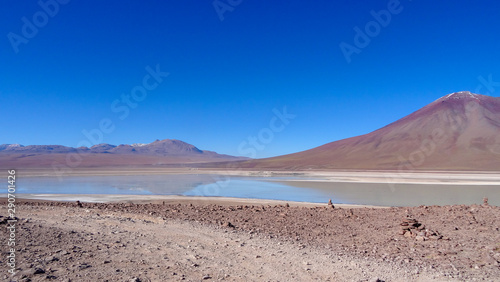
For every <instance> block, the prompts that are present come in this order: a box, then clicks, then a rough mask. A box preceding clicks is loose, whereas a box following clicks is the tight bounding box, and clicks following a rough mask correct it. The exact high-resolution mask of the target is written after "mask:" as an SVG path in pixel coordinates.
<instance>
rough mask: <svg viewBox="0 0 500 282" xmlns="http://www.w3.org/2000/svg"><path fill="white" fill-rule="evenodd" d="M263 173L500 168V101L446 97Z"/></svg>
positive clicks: (264, 165)
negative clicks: (275, 171) (281, 171)
mask: <svg viewBox="0 0 500 282" xmlns="http://www.w3.org/2000/svg"><path fill="white" fill-rule="evenodd" d="M239 165H240V166H241V167H247V168H259V169H383V170H403V171H405V170H500V98H494V97H490V96H484V95H479V94H472V93H470V92H468V91H462V92H457V93H452V94H449V95H446V96H444V97H442V98H440V99H438V100H436V101H434V102H433V103H431V104H429V105H427V106H425V107H424V108H422V109H420V110H418V111H416V112H414V113H412V114H410V115H408V116H406V117H404V118H402V119H400V120H398V121H396V122H394V123H391V124H389V125H387V126H385V127H383V128H380V129H378V130H376V131H373V132H371V133H368V134H366V135H361V136H357V137H352V138H348V139H344V140H340V141H336V142H332V143H328V144H325V145H323V146H320V147H317V148H314V149H311V150H307V151H303V152H299V153H295V154H290V155H284V156H279V157H273V158H267V159H260V160H252V161H246V162H241V163H240V164H239Z"/></svg>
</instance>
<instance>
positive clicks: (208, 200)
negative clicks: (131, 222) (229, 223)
mask: <svg viewBox="0 0 500 282" xmlns="http://www.w3.org/2000/svg"><path fill="white" fill-rule="evenodd" d="M16 197H17V198H18V199H22V200H30V201H31V200H39V201H54V202H72V201H73V202H75V201H80V202H87V203H134V204H149V203H151V204H163V203H165V204H186V205H189V204H193V205H223V206H237V205H255V206H266V205H272V206H276V205H287V204H288V205H289V206H292V207H327V203H311V202H294V201H283V200H268V199H250V198H231V197H198V196H177V195H118V194H16ZM0 199H6V197H0ZM335 207H338V208H350V209H351V208H388V207H384V206H373V205H350V204H335Z"/></svg>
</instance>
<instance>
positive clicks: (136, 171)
mask: <svg viewBox="0 0 500 282" xmlns="http://www.w3.org/2000/svg"><path fill="white" fill-rule="evenodd" d="M17 174H18V177H65V176H81V177H83V176H130V175H141V176H143V175H171V174H214V175H228V176H255V177H300V179H287V180H286V181H287V182H288V181H289V182H292V181H310V182H359V183H389V184H391V183H406V184H464V185H465V184H470V185H500V173H498V172H491V171H470V172H469V171H446V172H444V171H402V172H401V171H262V170H258V171H257V170H237V169H233V170H221V169H193V168H156V167H139V168H130V167H123V168H122V167H104V168H78V169H74V170H71V171H67V172H64V173H58V172H56V171H54V170H52V169H47V168H28V169H18V170H17ZM307 178H309V179H307Z"/></svg>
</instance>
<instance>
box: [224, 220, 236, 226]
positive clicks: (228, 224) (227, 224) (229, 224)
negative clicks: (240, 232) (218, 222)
mask: <svg viewBox="0 0 500 282" xmlns="http://www.w3.org/2000/svg"><path fill="white" fill-rule="evenodd" d="M222 226H223V227H230V228H235V227H236V226H234V225H233V224H232V223H231V222H229V221H228V222H225V223H224V224H222Z"/></svg>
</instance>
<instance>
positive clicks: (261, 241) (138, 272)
mask: <svg viewBox="0 0 500 282" xmlns="http://www.w3.org/2000/svg"><path fill="white" fill-rule="evenodd" d="M17 205H18V206H17V210H16V212H17V216H18V217H19V222H18V226H17V229H16V240H17V242H16V243H17V252H16V268H17V270H18V272H17V274H16V275H15V276H12V277H11V276H10V274H9V273H7V269H6V266H5V265H6V260H7V254H8V250H7V243H5V244H3V246H4V247H3V250H2V254H3V255H2V257H1V258H0V261H1V263H2V265H3V267H4V271H2V273H1V274H0V278H1V279H4V281H9V279H10V280H11V281H45V280H54V281H106V280H107V281H178V280H186V281H211V280H225V281H310V280H319V281H456V280H458V281H495V280H498V277H500V264H499V262H500V231H499V228H500V208H499V207H492V206H489V205H487V204H485V205H481V206H480V205H473V206H422V207H415V208H387V209H369V208H356V209H347V208H334V207H332V206H326V207H325V206H322V207H313V208H310V207H290V206H288V205H281V206H267V205H266V206H262V205H259V206H257V205H254V206H244V205H240V206H226V205H215V204H194V205H193V204H162V203H160V204H128V203H119V204H116V203H115V204H96V203H94V204H91V203H67V202H66V203H64V202H36V201H33V202H31V201H22V202H18V203H17ZM6 209H7V204H6V202H5V200H3V202H2V204H1V209H0V210H1V211H2V215H5V214H6V213H7V210H6ZM2 223H3V224H5V225H7V224H6V223H5V221H2ZM2 229H4V230H5V228H2ZM7 236H9V234H8V233H7V232H2V233H0V242H7V241H8V237H7Z"/></svg>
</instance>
